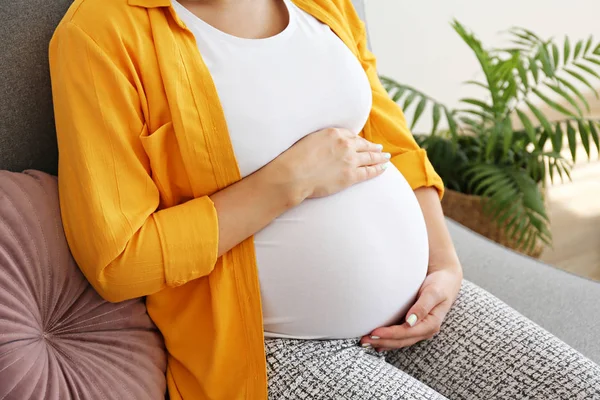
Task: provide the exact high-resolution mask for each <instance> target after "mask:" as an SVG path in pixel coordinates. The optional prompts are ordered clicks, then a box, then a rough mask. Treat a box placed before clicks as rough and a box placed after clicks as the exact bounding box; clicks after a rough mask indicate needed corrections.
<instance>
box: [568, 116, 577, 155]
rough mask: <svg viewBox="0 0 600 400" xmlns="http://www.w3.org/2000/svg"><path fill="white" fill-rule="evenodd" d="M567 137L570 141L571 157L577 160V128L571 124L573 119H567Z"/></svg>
mask: <svg viewBox="0 0 600 400" xmlns="http://www.w3.org/2000/svg"><path fill="white" fill-rule="evenodd" d="M567 139H568V141H569V149H570V150H571V157H573V161H575V159H576V157H577V136H576V133H575V128H573V125H571V121H567Z"/></svg>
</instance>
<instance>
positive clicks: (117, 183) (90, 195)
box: [50, 0, 443, 400]
mask: <svg viewBox="0 0 600 400" xmlns="http://www.w3.org/2000/svg"><path fill="white" fill-rule="evenodd" d="M294 2H295V3H296V4H297V5H298V6H299V7H300V8H302V9H303V10H305V11H306V12H308V13H309V14H311V15H313V16H314V17H316V18H317V19H319V20H320V21H321V22H323V23H325V24H327V25H329V26H330V27H331V29H332V30H333V31H334V32H335V33H336V34H337V35H338V36H339V37H340V39H342V41H343V42H344V43H345V44H346V45H347V46H348V47H349V48H350V50H351V51H352V52H353V53H354V54H355V55H356V57H357V58H358V59H359V61H360V62H361V65H362V66H363V68H364V70H365V71H366V73H367V75H368V78H369V81H370V83H371V87H372V91H373V106H372V110H371V114H370V116H369V120H368V121H367V124H366V126H365V127H364V130H363V132H362V133H361V135H363V136H364V137H365V138H366V139H369V140H371V141H372V142H376V143H381V144H383V145H384V150H385V151H387V152H390V153H392V159H391V161H392V163H394V165H395V166H396V167H397V168H398V169H399V170H400V171H401V172H402V174H403V175H404V176H405V177H406V179H407V180H408V182H409V183H410V185H411V186H412V187H413V189H414V188H418V187H422V186H434V187H436V188H437V189H438V191H439V193H440V196H441V195H442V192H443V185H442V182H441V180H440V178H439V176H438V175H437V174H436V173H435V171H434V170H433V167H432V166H431V164H430V163H429V161H428V160H427V157H426V153H425V152H424V151H423V150H422V149H419V147H418V146H417V144H416V143H415V141H414V139H413V138H412V136H411V134H410V132H409V130H408V128H407V126H406V122H405V119H404V116H403V114H402V112H401V110H400V109H399V107H398V106H397V105H396V104H395V103H394V102H393V101H391V100H390V99H389V98H388V95H387V93H386V92H385V90H384V88H383V87H382V86H381V84H380V83H379V80H378V78H377V73H376V70H375V59H374V57H373V55H372V54H371V53H370V52H369V50H368V49H367V46H366V39H365V30H364V25H363V23H362V22H361V21H360V20H359V18H358V16H357V15H356V12H355V10H354V8H353V6H352V3H351V1H350V0H294ZM50 69H51V76H52V89H53V96H54V106H55V114H56V128H57V135H58V145H59V154H60V158H59V190H60V201H61V209H62V218H63V221H64V227H65V234H66V236H67V239H68V242H69V245H70V247H71V250H72V253H73V256H74V257H75V259H76V261H77V262H78V264H79V266H80V268H81V270H82V271H83V273H84V274H85V276H86V277H87V279H88V280H89V281H90V282H91V283H92V285H93V286H94V287H95V288H96V290H97V291H98V292H99V293H100V294H101V295H102V296H103V297H104V298H106V299H107V300H109V301H114V302H117V301H122V300H126V299H130V298H135V297H140V296H147V307H148V312H149V314H150V316H151V317H152V319H153V320H154V322H155V323H156V325H157V326H158V328H159V329H160V331H161V332H162V334H163V335H164V338H165V343H166V347H167V350H168V352H169V364H168V371H167V382H168V386H169V393H170V396H171V398H172V399H182V398H184V399H187V400H189V399H223V400H234V399H248V400H258V399H266V398H267V376H266V366H265V354H264V345H263V330H262V314H261V303H260V291H259V284H258V275H257V269H256V261H255V257H254V246H253V241H252V238H248V239H246V240H245V241H244V242H242V243H241V244H239V245H238V246H236V247H235V248H233V249H232V250H231V251H229V252H228V253H227V254H225V255H224V256H222V257H220V258H217V246H218V220H217V213H216V211H215V208H214V205H213V203H212V201H211V199H210V198H209V197H208V196H209V195H211V194H213V193H215V192H217V191H219V190H221V189H223V188H225V187H227V186H228V185H231V184H232V183H234V182H236V181H238V180H239V179H240V173H239V170H238V167H237V164H236V160H235V157H234V154H233V149H232V146H231V143H230V139H229V136H228V134H227V126H226V123H225V117H224V115H223V111H222V108H221V106H220V103H219V99H218V96H217V92H216V89H215V86H214V84H213V82H212V80H211V76H210V74H209V72H208V69H207V67H206V65H205V64H204V62H203V60H202V58H201V56H200V54H199V53H198V48H197V46H196V44H195V40H194V36H193V34H192V33H191V32H190V31H189V30H188V29H187V28H186V27H185V25H184V24H183V23H182V22H181V20H180V19H179V18H178V17H177V15H176V13H175V12H174V10H173V8H172V7H171V3H170V0H129V1H128V0H77V1H75V3H74V4H73V5H72V6H71V8H70V9H69V11H68V12H67V14H66V16H65V17H64V19H63V20H62V22H61V23H60V25H59V26H58V28H57V30H56V32H55V34H54V37H53V38H52V41H51V44H50ZM365 207H368V205H365ZM398 229H403V227H398Z"/></svg>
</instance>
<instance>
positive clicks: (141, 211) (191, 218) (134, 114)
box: [50, 22, 219, 301]
mask: <svg viewBox="0 0 600 400" xmlns="http://www.w3.org/2000/svg"><path fill="white" fill-rule="evenodd" d="M50 70H51V78H52V91H53V98H54V109H55V118H56V129H57V137H58V147H59V195H60V204H61V213H62V219H63V224H64V229H65V234H66V237H67V241H68V243H69V247H70V248H71V251H72V253H73V256H74V258H75V260H76V261H77V263H78V265H79V267H80V268H81V270H82V271H83V273H84V274H85V276H86V277H87V279H88V280H89V281H90V282H91V284H92V285H93V286H94V288H95V289H96V290H97V291H98V292H99V293H100V294H101V295H102V296H103V297H104V298H105V299H107V300H109V301H122V300H126V299H130V298H135V297H140V296H145V295H149V294H152V293H155V292H158V291H160V290H162V289H164V288H166V287H173V286H179V285H182V284H184V283H186V282H188V281H190V280H192V279H196V278H199V277H202V276H205V275H207V274H209V273H210V272H211V271H212V269H213V268H214V266H215V264H216V261H217V251H218V250H217V249H218V236H219V234H218V219H217V213H216V210H215V208H214V204H213V203H212V201H211V199H210V198H209V197H207V196H204V197H199V198H196V199H193V200H190V201H188V202H186V203H183V204H180V205H177V206H174V207H170V208H167V209H163V210H160V211H157V210H158V207H159V202H160V198H159V191H158V188H157V187H156V185H155V184H154V182H153V180H152V176H151V171H150V163H149V160H148V157H147V156H146V154H145V152H144V149H143V146H142V144H141V142H140V134H141V132H143V131H144V129H146V126H145V123H144V118H143V115H142V112H141V105H140V96H139V93H138V91H137V89H136V86H135V85H134V84H133V82H134V79H133V78H132V77H131V76H129V75H128V73H129V72H128V71H126V70H125V69H124V68H119V67H118V66H117V63H115V62H114V59H113V58H111V56H109V55H108V53H107V52H105V51H103V49H102V48H101V47H100V46H99V45H98V44H97V43H96V42H95V41H94V40H93V39H92V38H91V37H90V36H89V35H87V34H86V33H85V32H84V31H83V30H82V29H81V28H79V27H78V26H77V25H74V24H73V23H70V22H64V23H62V24H61V25H60V27H59V28H58V29H57V31H56V33H55V35H54V37H53V39H52V41H51V44H50Z"/></svg>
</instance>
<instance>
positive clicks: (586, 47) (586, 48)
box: [583, 35, 593, 56]
mask: <svg viewBox="0 0 600 400" xmlns="http://www.w3.org/2000/svg"><path fill="white" fill-rule="evenodd" d="M592 41H593V38H592V36H591V35H590V37H589V38H588V40H587V42H586V43H585V48H584V49H583V55H584V56H586V55H587V54H588V52H589V51H590V48H591V47H592Z"/></svg>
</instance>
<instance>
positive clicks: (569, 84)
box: [556, 78, 590, 112]
mask: <svg viewBox="0 0 600 400" xmlns="http://www.w3.org/2000/svg"><path fill="white" fill-rule="evenodd" d="M556 79H557V80H558V81H559V82H560V83H561V84H563V85H565V86H566V87H568V88H569V89H570V90H571V92H573V94H574V95H575V96H577V98H578V99H579V100H581V102H582V103H583V104H585V108H586V110H587V112H590V103H588V101H587V99H586V98H585V96H584V95H583V94H581V92H580V91H579V89H577V88H576V87H575V85H573V84H572V83H571V82H569V81H567V80H566V79H563V78H556Z"/></svg>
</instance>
